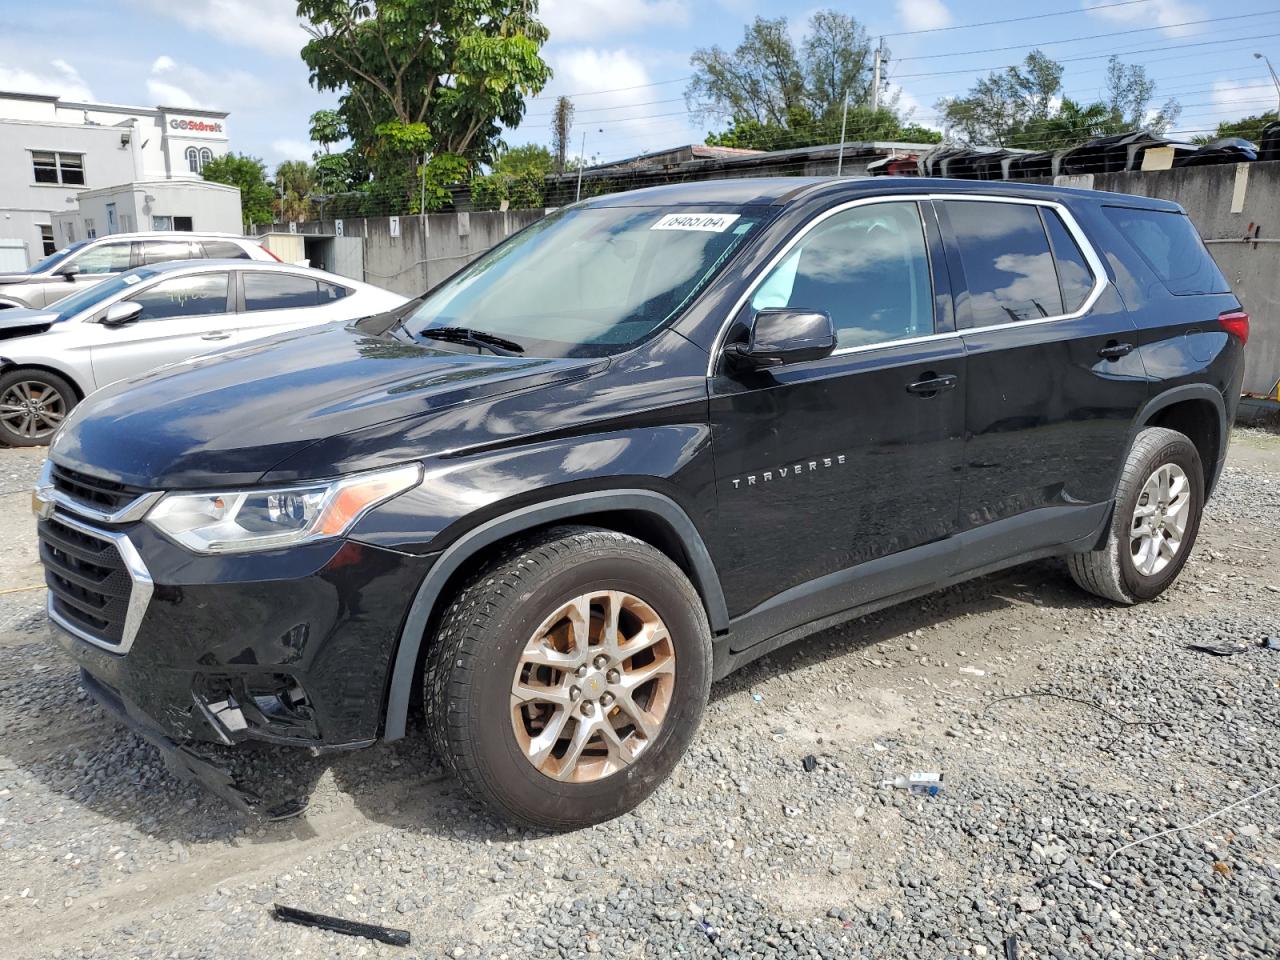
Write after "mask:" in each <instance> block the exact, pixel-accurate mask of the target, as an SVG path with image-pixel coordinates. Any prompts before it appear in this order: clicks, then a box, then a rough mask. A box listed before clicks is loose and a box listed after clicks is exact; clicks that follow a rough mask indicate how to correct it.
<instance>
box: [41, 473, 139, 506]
mask: <svg viewBox="0 0 1280 960" xmlns="http://www.w3.org/2000/svg"><path fill="white" fill-rule="evenodd" d="M52 480H53V488H54V489H55V490H57V491H58V492H59V493H62V494H64V495H66V496H68V497H70V498H71V499H72V500H76V501H78V502H79V503H83V504H84V505H85V506H87V507H92V508H93V509H95V510H100V511H102V512H103V513H114V512H115V511H117V510H119V509H120V508H121V507H123V506H125V505H127V504H129V503H132V502H133V501H134V500H136V499H137V498H138V497H139V496H141V495H142V493H143V492H144V491H142V490H136V489H134V488H133V487H126V486H125V485H124V484H120V483H113V482H112V481H110V480H102V479H100V478H99V477H91V476H89V474H87V473H80V472H79V471H77V470H68V469H67V468H66V467H60V466H58V465H57V464H54V465H53V471H52Z"/></svg>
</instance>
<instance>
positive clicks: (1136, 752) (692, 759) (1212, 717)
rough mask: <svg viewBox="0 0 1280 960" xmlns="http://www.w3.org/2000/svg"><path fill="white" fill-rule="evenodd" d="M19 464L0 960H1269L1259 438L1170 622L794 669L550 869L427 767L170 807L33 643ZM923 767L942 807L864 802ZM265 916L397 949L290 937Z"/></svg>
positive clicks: (740, 684) (1205, 537)
mask: <svg viewBox="0 0 1280 960" xmlns="http://www.w3.org/2000/svg"><path fill="white" fill-rule="evenodd" d="M38 464H39V459H38V457H36V456H32V455H31V454H28V453H24V452H21V451H0V550H4V551H5V555H6V557H7V558H8V562H7V563H6V565H5V567H4V570H3V572H2V573H0V729H2V730H4V732H5V736H4V738H3V740H2V741H0V955H2V956H4V957H15V958H36V957H39V958H55V957H62V958H72V957H84V958H103V960H106V958H111V960H116V958H120V957H151V958H210V960H212V958H219V960H222V958H231V957H235V958H259V957H261V958H268V957H270V958H273V960H274V958H279V957H289V956H299V957H308V958H310V957H319V958H329V957H334V958H338V957H341V958H348V957H365V956H367V957H476V958H480V957H490V958H512V960H515V958H539V957H584V956H590V955H600V956H604V957H610V958H612V957H626V958H642V957H644V958H666V957H673V956H687V957H726V958H728V957H739V958H748V957H885V958H902V957H991V958H993V960H997V958H1000V960H1003V958H1005V957H1006V943H1007V941H1009V939H1010V938H1016V941H1017V944H1018V946H1019V956H1021V957H1023V958H1055V960H1065V958H1071V960H1076V958H1094V957H1101V958H1127V957H1160V958H1168V957H1186V958H1220V957H1256V958H1264V957H1266V958H1274V957H1276V956H1277V955H1280V787H1277V786H1275V785H1277V784H1280V729H1278V728H1277V727H1278V724H1280V710H1277V706H1278V705H1280V650H1268V649H1265V648H1264V647H1263V646H1262V645H1261V644H1262V643H1263V641H1264V640H1265V639H1266V638H1267V637H1273V638H1275V641H1276V643H1277V644H1280V538H1278V537H1277V531H1280V437H1276V436H1274V435H1271V434H1266V433H1261V432H1257V431H1249V430H1241V431H1237V434H1236V439H1235V443H1234V446H1233V448H1232V457H1231V461H1230V466H1229V468H1228V471H1227V473H1226V476H1225V478H1224V481H1223V483H1222V486H1221V488H1220V491H1219V494H1218V496H1217V498H1216V499H1215V501H1214V502H1213V503H1212V504H1211V505H1210V509H1209V511H1208V517H1207V519H1206V522H1205V524H1204V527H1203V529H1202V531H1201V538H1200V543H1199V545H1198V546H1197V548H1196V551H1195V554H1194V556H1193V558H1192V561H1191V564H1190V565H1189V566H1188V568H1187V570H1186V571H1185V573H1184V574H1183V576H1182V578H1181V579H1180V581H1179V583H1178V584H1177V585H1176V586H1175V587H1174V589H1173V590H1172V591H1170V593H1169V594H1167V595H1166V596H1165V597H1164V598H1162V599H1161V600H1159V601H1158V602H1155V603H1151V604H1147V605H1144V606H1139V607H1134V608H1129V609H1121V608H1117V607H1113V606H1110V605H1107V604H1105V603H1102V602H1100V601H1095V600H1094V599H1093V598H1091V597H1088V596H1086V595H1084V594H1082V593H1080V592H1079V591H1077V590H1076V589H1075V588H1074V587H1073V586H1072V584H1071V583H1070V580H1069V579H1068V578H1067V577H1066V575H1065V573H1064V572H1063V571H1062V569H1061V568H1060V566H1058V565H1057V564H1052V563H1044V564H1035V565H1030V566H1026V567H1021V568H1018V569H1015V570H1011V571H1008V572H1006V573H1004V574H1000V575H996V576H991V577H987V578H984V579H982V580H979V581H975V582H973V583H969V584H965V585H963V586H960V587H957V588H953V589H950V590H947V591H944V592H942V593H939V594H937V595H934V596H932V597H929V598H926V599H924V600H922V601H918V602H914V603H911V604H907V605H904V606H901V607H898V608H894V609H892V610H889V611H885V612H884V613H881V614H879V615H876V616H873V617H868V618H865V619H863V620H859V621H856V622H854V623H851V624H848V625H845V626H843V627H840V628H837V629H835V630H831V631H828V632H827V633H824V634H821V635H819V636H816V637H813V638H810V639H809V640H808V641H805V642H802V643H800V644H799V645H796V646H794V647H792V648H789V649H787V650H785V651H783V652H781V653H778V654H775V655H773V656H771V657H769V658H767V659H766V660H764V661H762V662H759V663H757V664H754V665H752V666H751V667H749V668H747V669H746V670H745V671H743V672H741V673H739V674H736V675H734V676H732V677H730V678H728V679H727V680H726V681H724V682H722V683H720V684H718V685H717V686H716V687H715V689H714V690H713V694H712V697H713V699H712V703H711V706H710V707H709V709H708V712H707V716H706V719H705V721H704V725H703V729H702V732H701V733H700V735H699V736H698V738H697V739H696V740H695V743H694V746H693V748H692V750H691V751H690V753H689V755H688V756H687V757H686V758H685V760H684V761H683V762H682V763H681V764H680V765H679V767H678V768H677V770H676V773H675V776H674V777H673V779H672V780H671V782H669V783H668V784H667V785H665V786H664V787H663V788H662V789H661V790H660V791H659V792H658V793H657V794H656V795H655V797H654V798H653V799H651V800H650V801H649V802H648V803H646V804H645V805H644V806H643V807H641V809H639V810H638V811H637V812H635V813H634V814H632V815H629V816H626V817H623V818H621V819H620V820H617V821H615V822H612V823H609V824H605V825H602V826H599V827H596V828H593V829H589V830H584V831H581V832H578V833H574V834H569V835H562V836H536V835H525V834H521V833H518V832H515V831H513V830H511V829H509V828H507V827H506V826H504V825H503V824H501V823H498V822H495V821H493V820H492V819H490V818H488V817H486V816H485V815H483V814H482V813H481V812H479V810H478V809H477V808H476V807H475V805H474V804H472V803H471V802H470V801H469V800H468V799H467V798H466V796H465V795H463V794H462V792H461V791H460V790H459V789H458V788H456V787H455V786H454V785H453V784H452V783H451V782H450V781H449V780H448V779H447V778H444V777H443V776H442V775H441V773H440V769H439V767H438V765H437V764H436V763H435V762H434V760H433V759H432V758H431V756H430V755H429V753H428V752H427V750H426V749H425V748H424V747H422V746H421V745H420V739H418V738H414V737H411V738H410V739H409V740H408V741H407V742H404V743H401V744H397V745H392V746H379V747H376V748H373V749H371V750H367V751H363V752H361V753H358V754H353V755H349V756H345V757H342V758H340V759H338V760H337V761H321V760H313V759H310V758H307V757H304V756H298V755H296V754H294V753H290V752H284V751H277V750H268V749H260V750H253V751H250V752H248V753H247V754H246V755H244V756H242V757H240V758H239V762H240V764H241V767H242V769H244V770H245V771H246V772H247V773H250V774H252V775H253V776H255V777H256V778H257V779H258V780H259V782H260V783H262V784H263V785H264V787H266V788H269V789H274V790H278V791H280V792H281V794H282V795H287V794H289V793H293V792H296V791H297V790H298V789H299V788H300V787H305V788H307V789H310V790H311V791H312V795H313V799H312V804H311V807H310V809H309V810H308V812H307V814H306V815H305V816H304V817H303V818H301V819H298V820H295V821H291V822H288V823H281V824H269V825H260V824H256V823H246V822H244V821H242V820H240V819H238V817H237V816H236V815H235V814H233V813H232V812H230V811H229V810H228V809H227V808H225V807H223V806H222V805H221V804H220V802H219V801H217V800H214V799H211V798H209V797H208V796H206V795H205V794H203V793H202V792H201V791H199V790H198V789H197V788H194V787H191V786H189V785H187V784H184V783H182V782H180V781H177V780H175V779H173V778H172V777H170V776H169V775H168V774H167V773H166V772H165V770H164V768H163V765H162V764H161V762H160V760H159V757H158V755H157V754H156V753H155V752H154V751H153V750H152V749H151V748H150V747H148V746H146V745H145V744H143V743H141V742H140V741H138V740H136V739H135V738H134V737H133V736H132V735H130V734H128V733H126V732H124V731H123V730H121V729H120V728H118V727H116V726H114V725H112V724H111V723H110V722H109V721H108V720H107V719H106V718H105V716H104V715H103V714H102V712H101V711H100V710H99V709H98V708H97V707H96V706H94V705H92V704H91V703H90V702H89V701H88V700H87V699H86V697H85V696H84V695H83V694H82V693H80V691H79V689H78V687H77V684H76V681H75V678H74V674H73V672H72V670H71V667H70V663H69V661H68V660H67V659H66V658H65V657H64V656H63V655H62V654H61V653H60V652H58V651H57V649H56V648H55V647H53V646H52V645H51V644H50V642H49V641H48V639H47V625H46V623H45V619H44V615H43V603H44V593H43V590H42V588H41V587H39V577H38V570H36V568H35V567H34V566H33V565H32V564H33V557H34V551H33V549H32V547H31V545H30V539H31V522H30V520H29V519H28V517H27V514H26V510H27V493H26V491H27V486H28V484H29V482H30V480H31V479H32V478H33V477H34V474H35V470H36V468H37V467H38ZM1189 643H1212V644H1223V643H1239V644H1242V645H1244V649H1243V650H1242V652H1240V653H1238V654H1237V655H1234V656H1230V657H1215V656H1211V655H1208V654H1205V653H1197V652H1193V651H1189V650H1188V649H1186V645H1187V644H1189ZM1026 694H1034V695H1033V696H1025V695H1026ZM1049 694H1053V695H1054V696H1049ZM1013 697H1016V699H1010V698H1013ZM1002 698H1006V699H1002ZM1068 698H1070V699H1068ZM1079 701H1085V702H1079ZM808 756H813V757H815V758H816V761H817V763H816V766H815V767H814V768H813V769H812V770H806V765H805V763H804V758H806V757H808ZM912 770H938V771H942V772H943V773H945V777H946V779H945V791H944V792H943V793H942V794H941V795H939V796H936V797H931V798H916V797H912V796H909V795H907V794H906V793H905V792H904V791H901V790H895V789H892V788H889V787H882V786H880V782H881V781H882V780H884V779H885V778H886V777H891V776H893V775H896V774H900V773H906V772H909V771H912ZM1262 791H1267V792H1265V793H1263V792H1262ZM1220 810H1221V811H1223V812H1221V813H1220V814H1219V815H1217V816H1216V817H1214V818H1213V819H1211V820H1208V821H1207V822H1203V823H1197V822H1198V821H1201V820H1203V818H1205V817H1207V816H1208V815H1210V814H1212V813H1214V812H1215V811H1220ZM1192 824H1195V825H1194V826H1189V827H1188V828H1187V829H1184V830H1181V831H1178V832H1175V833H1165V832H1164V831H1169V830H1172V829H1173V828H1176V827H1180V826H1187V825H1192ZM1130 844H1133V845H1132V846H1130ZM273 902H281V903H287V904H289V905H293V906H297V907H302V908H304V909H310V910H316V911H321V912H326V913H332V914H339V915H342V916H345V917H349V918H351V919H358V920H366V921H373V922H381V923H386V924H389V925H392V926H399V927H406V928H408V929H410V930H411V931H412V932H413V945H412V946H411V947H409V948H408V949H402V948H396V947H392V946H386V945H382V944H377V943H373V942H370V941H365V940H355V939H351V938H346V937H340V936H337V935H335V934H329V933H323V932H318V931H314V930H309V929H304V928H301V927H296V926H286V925H283V924H280V923H278V922H276V921H275V920H273V919H272V918H271V916H270V904H272V903H273Z"/></svg>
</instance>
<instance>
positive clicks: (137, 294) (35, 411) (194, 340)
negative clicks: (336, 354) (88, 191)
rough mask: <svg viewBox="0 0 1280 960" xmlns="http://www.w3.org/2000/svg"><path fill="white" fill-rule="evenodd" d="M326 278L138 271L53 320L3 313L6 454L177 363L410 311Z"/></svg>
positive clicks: (291, 273) (230, 266) (49, 313)
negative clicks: (101, 397)
mask: <svg viewBox="0 0 1280 960" xmlns="http://www.w3.org/2000/svg"><path fill="white" fill-rule="evenodd" d="M405 302H406V301H405V298H404V297H402V296H400V295H399V294H395V293H390V292H388V291H386V290H382V289H379V288H378V287H373V286H370V285H369V284H367V283H360V282H358V281H356V280H349V279H347V278H346V277H339V276H335V275H334V274H331V273H325V272H323V271H321V270H312V269H309V268H307V267H298V266H290V265H288V264H282V263H275V262H271V263H267V262H257V261H253V260H187V261H180V262H175V263H162V264H156V265H155V266H150V267H139V268H138V269H136V270H130V271H128V272H126V273H122V274H120V275H119V276H116V277H112V278H110V279H108V280H104V281H103V282H102V283H100V284H97V285H96V286H93V287H89V288H88V289H86V290H81V291H79V292H77V293H74V294H72V295H71V296H69V297H67V298H66V299H64V300H60V301H58V302H57V303H56V304H53V305H52V306H51V307H48V308H47V309H45V310H24V309H10V310H5V311H2V312H0V443H7V444H9V445H11V446H23V447H27V446H37V445H41V444H44V443H47V442H48V440H49V438H50V437H51V436H52V435H53V434H54V432H55V431H56V430H57V429H58V427H59V426H60V425H61V424H62V421H63V420H64V419H65V418H66V415H67V414H68V413H69V412H70V411H71V408H72V407H74V406H75V405H76V404H77V403H79V402H80V400H82V399H83V398H84V397H85V396H86V395H87V394H89V393H91V392H93V391H94V390H96V389H98V388H99V387H103V386H106V385H107V384H108V383H112V382H114V381H116V380H123V379H125V378H126V377H134V376H138V375H140V374H143V373H147V372H149V371H152V370H154V369H156V368H157V367H160V366H163V365H165V364H169V363H175V362H177V361H180V360H186V359H189V358H191V357H195V356H199V355H200V354H205V353H210V352H212V351H214V350H220V349H223V348H226V347H233V346H236V345H237V344H240V343H244V342H246V341H249V340H253V339H255V338H258V337H266V336H270V335H271V334H274V333H280V332H282V331H287V330H292V329H295V328H297V327H305V326H310V325H312V324H317V323H327V322H336V321H344V322H345V321H350V320H356V319H359V318H360V317H367V316H372V315H373V314H377V313H384V312H386V311H388V310H392V309H395V308H396V307H398V306H400V305H401V304H403V303H405Z"/></svg>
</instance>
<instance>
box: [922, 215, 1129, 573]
mask: <svg viewBox="0 0 1280 960" xmlns="http://www.w3.org/2000/svg"><path fill="white" fill-rule="evenodd" d="M938 208H939V213H940V218H941V222H942V225H943V231H944V233H946V234H948V236H949V242H948V250H949V255H950V256H951V258H952V269H951V277H952V280H953V282H954V283H955V285H956V288H957V290H959V289H960V288H961V284H962V282H963V288H964V293H963V294H960V293H957V298H956V314H957V322H958V324H959V326H960V328H961V331H960V332H961V334H962V336H963V339H964V343H965V351H966V354H967V356H968V367H969V369H968V374H969V376H968V383H969V395H968V402H967V404H966V411H967V425H966V426H967V431H968V434H969V442H968V447H967V451H966V458H967V468H966V472H965V484H964V492H963V495H962V499H961V508H960V522H961V528H962V529H963V530H971V531H973V532H972V534H969V535H966V536H965V538H964V540H965V542H966V544H967V545H968V546H967V547H966V555H965V557H964V558H963V562H964V565H965V566H966V567H969V568H973V567H978V566H982V565H985V564H988V563H996V562H999V561H1001V560H1004V559H1007V558H1010V557H1014V556H1017V555H1023V554H1026V553H1027V552H1029V551H1033V550H1037V549H1041V548H1049V547H1053V546H1056V545H1059V544H1063V543H1066V542H1070V541H1073V540H1077V539H1079V538H1082V537H1086V536H1088V535H1090V534H1091V533H1092V532H1093V531H1094V529H1095V528H1096V527H1097V526H1098V524H1099V523H1100V522H1101V521H1103V520H1104V519H1105V514H1106V510H1107V503H1108V502H1109V501H1110V499H1111V496H1112V493H1113V489H1114V485H1115V482H1116V478H1117V477H1118V476H1119V471H1120V464H1121V462H1122V459H1123V457H1124V456H1125V454H1126V449H1125V447H1126V437H1127V435H1128V431H1129V426H1130V424H1131V423H1132V420H1133V416H1134V414H1135V412H1136V411H1137V410H1138V409H1139V408H1140V407H1141V405H1142V403H1143V401H1144V400H1145V398H1146V392H1147V382H1146V374H1145V371H1144V370H1143V366H1142V361H1141V359H1140V358H1139V356H1138V353H1137V352H1136V351H1135V350H1134V349H1133V348H1134V345H1135V344H1136V343H1137V339H1136V336H1137V334H1136V330H1135V328H1134V324H1133V321H1132V320H1131V319H1130V318H1129V315H1128V313H1127V312H1126V310H1125V307H1124V304H1123V303H1122V302H1121V300H1120V298H1119V296H1118V295H1117V294H1116V292H1115V289H1114V288H1113V287H1112V286H1111V285H1110V284H1109V283H1108V281H1107V277H1106V273H1105V270H1104V268H1103V266H1102V263H1101V261H1100V259H1099V258H1098V256H1097V254H1096V252H1094V251H1093V249H1092V247H1091V246H1090V244H1089V242H1088V240H1087V238H1086V237H1085V236H1084V235H1083V233H1082V232H1080V230H1079V228H1078V226H1077V225H1076V223H1075V219H1074V217H1072V215H1071V213H1070V211H1069V210H1067V209H1065V208H1064V207H1062V206H1060V205H1057V204H1051V203H1032V202H1018V201H1014V200H1012V199H995V200H993V199H986V200H983V199H977V198H973V199H963V200H961V199H955V200H952V199H948V200H945V201H942V202H940V203H938Z"/></svg>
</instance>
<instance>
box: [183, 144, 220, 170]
mask: <svg viewBox="0 0 1280 960" xmlns="http://www.w3.org/2000/svg"><path fill="white" fill-rule="evenodd" d="M184 155H185V156H186V158H187V169H188V170H190V171H191V172H192V173H200V172H202V171H203V170H204V165H205V164H206V163H208V162H209V161H210V160H212V159H213V151H212V150H210V149H209V148H208V147H204V148H202V149H199V150H197V149H196V148H195V147H187V152H186V153H185V154H184Z"/></svg>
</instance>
